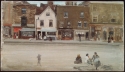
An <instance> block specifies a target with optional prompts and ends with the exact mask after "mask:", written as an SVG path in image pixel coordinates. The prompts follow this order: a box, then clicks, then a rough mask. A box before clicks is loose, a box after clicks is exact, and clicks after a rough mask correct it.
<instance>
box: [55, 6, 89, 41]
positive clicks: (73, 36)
mask: <svg viewBox="0 0 125 72" xmlns="http://www.w3.org/2000/svg"><path fill="white" fill-rule="evenodd" d="M57 29H58V39H61V40H78V34H81V36H82V40H85V39H88V33H89V7H85V6H57Z"/></svg>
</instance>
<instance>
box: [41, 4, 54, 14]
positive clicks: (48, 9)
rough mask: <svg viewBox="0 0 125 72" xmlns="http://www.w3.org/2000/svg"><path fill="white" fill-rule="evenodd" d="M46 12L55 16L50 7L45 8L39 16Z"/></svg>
mask: <svg viewBox="0 0 125 72" xmlns="http://www.w3.org/2000/svg"><path fill="white" fill-rule="evenodd" d="M47 12H50V13H51V14H54V15H55V12H54V9H52V8H51V7H50V6H47V8H46V9H45V10H44V11H43V12H42V13H41V14H40V16H41V15H42V14H46V13H47Z"/></svg>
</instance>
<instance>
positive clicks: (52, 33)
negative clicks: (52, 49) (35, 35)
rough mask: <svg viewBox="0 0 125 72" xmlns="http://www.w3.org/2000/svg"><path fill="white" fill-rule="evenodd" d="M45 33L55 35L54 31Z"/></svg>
mask: <svg viewBox="0 0 125 72" xmlns="http://www.w3.org/2000/svg"><path fill="white" fill-rule="evenodd" d="M47 35H56V32H47Z"/></svg>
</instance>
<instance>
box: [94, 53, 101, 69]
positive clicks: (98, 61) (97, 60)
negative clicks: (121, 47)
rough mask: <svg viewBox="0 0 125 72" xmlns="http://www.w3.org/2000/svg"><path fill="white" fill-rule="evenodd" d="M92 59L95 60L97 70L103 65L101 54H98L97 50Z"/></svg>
mask: <svg viewBox="0 0 125 72" xmlns="http://www.w3.org/2000/svg"><path fill="white" fill-rule="evenodd" d="M92 60H93V64H94V66H95V67H96V70H97V68H98V67H99V66H100V65H101V62H100V60H99V56H98V54H97V52H94V55H93V57H92Z"/></svg>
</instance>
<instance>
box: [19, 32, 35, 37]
mask: <svg viewBox="0 0 125 72" xmlns="http://www.w3.org/2000/svg"><path fill="white" fill-rule="evenodd" d="M33 35H34V32H21V36H26V37H33Z"/></svg>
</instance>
